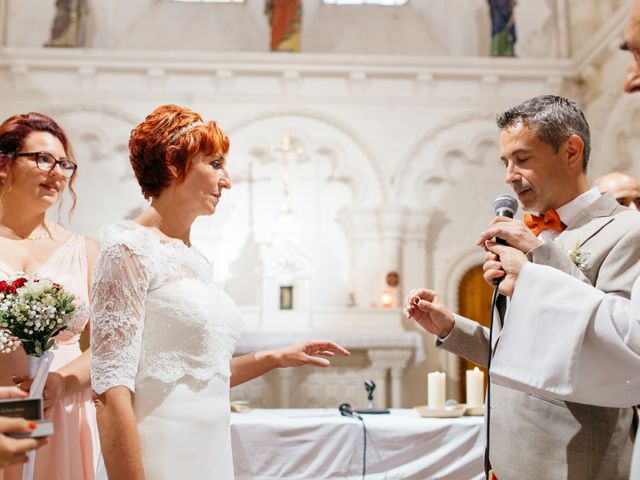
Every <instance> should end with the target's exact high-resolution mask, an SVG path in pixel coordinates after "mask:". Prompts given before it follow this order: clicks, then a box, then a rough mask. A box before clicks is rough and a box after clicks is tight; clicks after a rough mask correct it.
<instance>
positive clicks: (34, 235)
mask: <svg viewBox="0 0 640 480" xmlns="http://www.w3.org/2000/svg"><path fill="white" fill-rule="evenodd" d="M0 228H2V229H3V230H4V231H5V232H8V233H10V234H11V235H13V236H14V237H16V238H17V239H18V240H33V241H35V240H44V239H45V238H51V234H50V233H49V232H48V231H46V230H45V231H42V230H41V231H40V232H39V233H33V232H31V234H29V235H27V236H26V237H23V236H22V235H18V234H17V233H16V232H15V231H14V230H13V229H12V228H9V227H7V226H6V225H2V224H0ZM34 231H35V230H34Z"/></svg>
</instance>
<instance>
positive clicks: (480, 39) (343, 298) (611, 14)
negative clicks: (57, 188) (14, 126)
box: [0, 0, 640, 408]
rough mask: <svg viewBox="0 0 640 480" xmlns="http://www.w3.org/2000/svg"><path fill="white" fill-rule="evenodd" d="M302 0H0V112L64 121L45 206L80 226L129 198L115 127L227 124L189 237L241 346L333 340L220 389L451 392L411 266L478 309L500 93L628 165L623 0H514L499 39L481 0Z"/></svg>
mask: <svg viewBox="0 0 640 480" xmlns="http://www.w3.org/2000/svg"><path fill="white" fill-rule="evenodd" d="M276 4H277V2H276ZM298 4H299V7H301V9H300V8H298V9H297V10H296V11H295V12H293V14H291V15H290V16H289V17H287V18H285V20H284V21H285V22H289V23H287V24H285V25H284V26H283V25H281V24H279V23H278V21H280V20H282V18H283V17H282V16H280V17H278V15H277V14H278V12H277V10H276V9H275V6H274V4H273V2H265V1H263V0H208V1H207V0H200V1H198V0H136V1H135V2H132V1H130V0H111V1H108V2H103V1H97V0H66V1H62V0H58V1H57V2H56V1H54V0H0V115H1V116H2V118H3V119H4V118H7V117H9V116H11V115H13V114H15V113H22V112H27V111H38V112H42V113H44V114H46V115H50V116H51V117H53V118H55V119H56V120H57V121H58V122H59V123H60V124H61V126H62V127H63V128H64V129H65V130H66V131H67V132H68V134H69V136H70V139H71V143H72V145H73V149H74V153H75V157H76V159H77V161H78V165H79V170H78V172H79V174H78V178H77V182H76V184H75V190H76V192H77V194H78V203H77V206H76V208H75V209H74V211H73V212H69V210H70V208H69V207H70V205H71V201H70V199H69V198H68V197H67V198H65V200H64V202H63V204H62V206H61V208H60V209H52V210H53V213H52V215H54V217H55V218H56V219H59V220H60V221H61V222H62V223H64V224H66V225H68V226H69V228H71V229H73V230H75V231H79V232H83V233H86V234H88V235H91V236H92V237H94V238H99V235H100V228H101V226H102V225H104V224H108V223H112V222H116V221H118V220H121V219H123V218H133V217H135V216H136V215H137V214H138V213H139V212H140V211H142V209H144V208H145V206H146V200H145V199H144V197H143V196H142V194H141V192H140V188H139V187H138V185H137V183H136V181H135V179H134V176H133V173H132V171H131V167H130V164H129V157H128V148H127V144H128V140H129V135H130V131H131V130H132V129H133V128H134V127H135V126H136V125H137V124H138V123H140V122H141V121H142V120H143V119H144V117H145V115H146V114H147V113H148V112H150V111H152V110H153V109H154V108H155V107H157V106H159V105H162V104H168V103H173V104H178V105H182V106H186V107H189V108H191V109H193V110H195V111H197V112H199V113H200V114H201V115H202V116H203V117H204V118H205V119H206V120H209V119H214V120H216V121H217V122H218V124H219V126H220V127H221V128H222V129H223V130H224V131H225V132H226V133H227V134H228V135H229V137H230V140H231V149H230V152H229V155H228V158H227V162H228V169H229V174H230V177H231V181H232V184H233V188H231V189H230V190H228V191H225V192H224V194H223V196H222V198H221V201H220V204H219V206H218V210H217V212H216V214H215V215H213V216H211V217H201V218H199V219H198V221H197V224H196V226H195V230H194V232H193V239H194V245H196V246H197V248H198V249H199V250H200V251H201V252H202V253H203V254H204V255H205V256H206V257H207V258H208V259H209V260H210V262H211V268H212V269H213V271H214V273H215V277H216V279H217V281H218V282H219V284H220V285H221V286H223V288H224V289H225V290H226V291H227V292H228V293H229V294H230V295H231V297H233V298H234V299H235V301H236V302H237V304H238V305H239V306H240V308H241V311H242V316H243V319H242V320H243V334H242V336H241V338H240V341H239V343H238V346H237V353H239V354H240V353H245V352H250V351H254V350H258V349H264V348H271V347H274V346H281V345H285V344H288V343H291V342H293V341H297V340H302V339H309V338H319V339H324V338H327V339H331V340H334V341H336V342H338V343H340V344H342V345H344V346H345V347H346V348H348V349H350V350H351V351H352V355H351V357H350V358H348V359H337V360H335V362H334V365H333V368H330V369H312V368H310V367H304V368H301V369H287V370H280V371H273V372H270V373H269V374H268V375H265V376H264V377H260V378H257V379H255V380H253V381H251V382H249V383H247V384H245V385H242V386H240V387H239V388H237V389H234V390H232V400H243V401H247V402H249V404H250V405H251V406H255V407H295V408H299V407H331V408H333V407H337V406H338V405H339V404H340V403H342V402H350V403H351V404H352V405H354V406H356V407H365V406H366V404H367V398H366V395H365V392H364V389H363V387H362V385H363V381H365V380H366V379H373V380H374V381H375V382H376V384H377V386H378V388H377V391H376V398H375V403H376V407H378V408H389V407H404V408H409V407H413V406H416V405H423V404H425V403H426V401H427V393H426V386H427V372H433V371H440V372H445V373H446V388H447V398H454V399H458V400H461V401H462V400H463V399H464V372H465V370H466V369H468V368H469V367H470V366H469V364H466V362H465V361H463V360H461V359H460V358H459V357H456V356H453V355H451V354H449V353H446V352H444V351H442V350H438V349H436V347H435V345H434V338H433V337H432V336H431V335H429V334H427V333H425V332H424V331H423V330H421V329H419V328H418V327H417V326H416V325H414V324H412V323H411V322H409V321H407V320H406V319H405V317H404V315H403V312H402V303H403V299H404V297H405V295H406V294H407V292H409V291H410V290H411V289H412V288H416V287H429V288H432V289H434V290H437V291H438V292H439V293H440V295H441V297H442V299H443V300H444V302H445V303H446V304H447V305H448V306H449V307H450V308H452V309H453V310H456V311H460V312H461V313H464V314H466V315H467V316H470V317H472V318H477V319H478V320H482V319H483V318H481V317H482V316H483V315H485V316H486V312H487V311H488V310H489V308H488V305H490V290H489V288H488V287H487V286H486V285H485V284H484V281H483V279H482V268H481V266H482V263H483V258H484V252H483V251H482V250H481V249H479V248H478V247H476V246H475V241H476V239H477V237H478V235H479V233H480V232H481V231H483V229H484V228H485V227H486V225H487V224H488V222H489V221H490V220H491V217H492V216H493V211H492V209H491V204H492V201H493V199H494V198H496V197H497V196H498V195H500V194H502V193H508V192H509V191H510V187H509V186H508V185H506V184H505V183H504V167H503V165H502V163H501V162H500V159H499V153H498V133H499V130H498V128H497V127H496V125H495V118H496V114H498V113H499V112H501V111H503V110H505V109H507V108H509V107H511V106H514V105H516V104H518V103H520V102H522V101H524V100H526V99H528V98H530V97H533V96H536V95H541V94H557V95H562V96H566V97H568V98H570V99H572V100H574V101H576V102H577V103H578V104H579V105H580V106H581V108H582V109H583V110H584V112H585V114H586V116H587V119H588V121H589V124H590V126H591V134H592V139H593V153H592V160H591V163H590V171H589V177H590V178H591V179H594V178H596V177H598V176H600V175H603V174H605V173H607V172H610V171H620V172H625V173H628V174H629V175H631V176H634V177H636V178H638V177H640V162H638V161H637V157H638V153H637V152H638V151H639V149H638V145H637V142H638V140H637V139H640V99H639V98H638V96H635V95H634V96H631V97H632V98H629V97H626V96H625V95H624V92H623V90H622V87H621V86H622V82H623V72H624V71H625V68H626V65H627V64H628V61H629V60H628V54H626V53H625V52H621V51H620V49H619V45H620V41H621V38H622V31H623V28H624V25H625V18H626V14H627V12H628V10H629V2H628V1H625V0H543V1H541V0H520V1H519V2H518V3H517V5H516V6H515V7H514V14H513V15H514V19H515V20H514V23H515V25H516V26H517V40H516V41H515V45H513V44H512V45H511V47H512V49H513V51H511V52H509V51H507V52H506V53H505V52H503V53H505V54H495V53H496V52H493V47H494V46H495V45H493V44H492V41H493V39H492V34H491V16H490V12H489V7H488V3H487V2H486V1H485V0H378V1H375V0H360V1H358V0H344V1H343V0H302V1H301V2H298ZM265 7H266V8H265ZM290 13H291V12H290ZM492 52H493V54H492ZM498 53H499V52H498ZM485 321H486V319H485Z"/></svg>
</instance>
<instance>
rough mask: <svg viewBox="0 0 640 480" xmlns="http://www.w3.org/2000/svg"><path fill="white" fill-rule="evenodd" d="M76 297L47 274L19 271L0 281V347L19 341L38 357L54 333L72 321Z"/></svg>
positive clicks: (31, 354)
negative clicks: (46, 276) (14, 275)
mask: <svg viewBox="0 0 640 480" xmlns="http://www.w3.org/2000/svg"><path fill="white" fill-rule="evenodd" d="M74 300H75V297H74V296H73V294H71V293H69V292H66V291H65V290H64V288H62V286H61V285H59V284H57V283H53V282H52V281H51V280H49V279H48V278H44V277H38V276H28V275H18V276H16V277H14V278H11V279H9V281H8V282H7V281H4V280H3V281H0V345H2V348H3V351H7V350H8V351H11V350H15V348H17V346H18V345H22V348H23V349H24V351H25V353H26V354H27V355H30V356H34V357H41V356H42V355H43V354H44V353H45V352H46V351H47V350H49V349H50V348H51V347H52V346H53V344H54V337H55V336H56V335H57V334H58V333H60V332H61V331H63V330H64V329H65V328H67V326H68V325H69V324H70V323H71V322H72V321H73V313H74V312H75V310H76V307H75V303H74Z"/></svg>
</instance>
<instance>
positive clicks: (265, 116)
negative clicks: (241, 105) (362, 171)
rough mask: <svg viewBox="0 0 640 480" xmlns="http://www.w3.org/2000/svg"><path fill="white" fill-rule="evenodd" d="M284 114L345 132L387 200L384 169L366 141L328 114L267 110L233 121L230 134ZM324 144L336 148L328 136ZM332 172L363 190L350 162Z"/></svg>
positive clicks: (363, 186)
mask: <svg viewBox="0 0 640 480" xmlns="http://www.w3.org/2000/svg"><path fill="white" fill-rule="evenodd" d="M286 117H300V118H306V119H310V120H314V121H317V122H320V123H322V124H324V125H327V126H329V127H330V128H332V129H333V130H335V131H336V132H339V133H340V134H341V135H344V137H345V138H346V139H348V141H349V142H351V143H352V144H353V145H355V146H356V148H357V149H358V150H359V152H360V153H361V154H362V156H363V157H364V158H365V160H366V162H367V164H368V165H369V166H370V168H371V171H372V172H373V174H374V176H375V180H376V186H377V191H378V192H379V193H380V197H381V202H386V201H387V200H388V199H389V196H390V191H389V186H388V182H385V181H384V180H383V179H384V178H385V173H384V168H383V167H382V165H381V164H380V163H379V161H377V160H376V157H375V156H374V154H373V152H372V151H371V150H370V149H369V147H368V146H367V144H366V142H365V141H364V140H362V138H360V135H359V134H358V132H357V131H356V130H354V129H353V128H352V127H351V126H350V125H349V124H347V123H346V122H343V121H341V120H339V119H337V118H334V117H332V116H330V115H326V114H324V113H322V112H318V111H314V110H306V109H277V110H269V111H265V112H261V113H259V114H256V115H253V116H251V117H248V118H245V119H243V120H242V121H239V122H236V123H235V124H233V125H231V127H230V128H229V129H228V132H229V134H230V135H235V134H237V133H238V132H239V131H241V130H243V129H246V128H248V127H250V126H251V125H253V124H255V123H257V122H260V121H263V120H270V119H276V118H286ZM323 143H324V144H325V148H328V147H329V146H330V145H332V146H333V147H335V145H333V142H331V141H330V140H329V139H325V141H324V142H323V141H322V139H321V142H320V145H322V144H323ZM334 173H335V176H336V178H337V179H342V181H345V182H346V183H352V184H353V185H352V186H356V187H355V190H356V191H363V190H365V187H366V185H361V178H360V176H359V175H358V174H357V172H354V171H353V170H352V169H351V168H349V165H348V164H346V163H345V162H342V163H340V164H339V165H337V168H336V171H335V172H334ZM369 187H370V186H369Z"/></svg>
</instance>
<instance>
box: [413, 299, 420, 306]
mask: <svg viewBox="0 0 640 480" xmlns="http://www.w3.org/2000/svg"><path fill="white" fill-rule="evenodd" d="M411 303H412V304H413V305H415V306H416V307H417V306H418V305H419V304H420V297H413V298H412V299H411Z"/></svg>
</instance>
